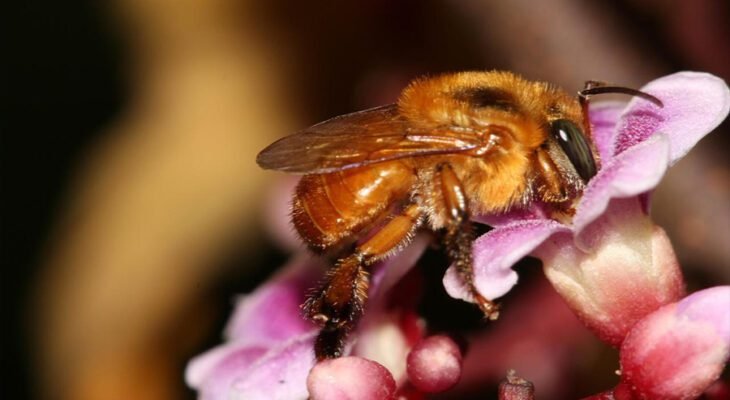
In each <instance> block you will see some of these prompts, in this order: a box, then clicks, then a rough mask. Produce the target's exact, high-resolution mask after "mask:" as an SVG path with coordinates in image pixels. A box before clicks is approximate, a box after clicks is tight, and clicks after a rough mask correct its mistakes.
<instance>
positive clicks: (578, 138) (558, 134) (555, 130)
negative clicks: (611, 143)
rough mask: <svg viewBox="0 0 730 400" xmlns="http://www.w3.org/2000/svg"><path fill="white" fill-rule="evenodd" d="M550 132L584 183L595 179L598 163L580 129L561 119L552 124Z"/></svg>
mask: <svg viewBox="0 0 730 400" xmlns="http://www.w3.org/2000/svg"><path fill="white" fill-rule="evenodd" d="M550 130H551V133H552V135H553V137H554V138H555V140H557V142H558V143H559V144H560V148H562V149H563V152H564V153H565V155H567V156H568V159H569V160H570V162H571V163H572V164H573V166H574V167H575V170H576V172H578V175H580V177H581V178H583V181H584V182H588V181H589V180H590V179H591V178H593V176H595V175H596V161H595V160H594V159H593V153H591V148H590V146H588V142H586V138H585V136H583V132H582V131H581V130H580V128H578V127H577V126H576V125H575V124H574V123H572V122H570V121H568V120H567V119H559V120H556V121H553V122H552V123H551V124H550Z"/></svg>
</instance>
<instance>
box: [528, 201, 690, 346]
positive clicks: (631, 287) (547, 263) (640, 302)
mask: <svg viewBox="0 0 730 400" xmlns="http://www.w3.org/2000/svg"><path fill="white" fill-rule="evenodd" d="M586 234H587V235H589V236H591V237H592V239H593V245H592V246H591V249H590V251H589V252H585V251H583V250H581V249H579V248H577V247H576V246H574V244H573V243H574V242H573V237H572V236H571V235H569V234H557V235H554V236H553V237H552V238H550V239H549V240H547V241H546V242H545V243H543V245H542V246H541V247H540V248H539V249H538V250H537V251H536V252H535V254H536V255H537V256H538V257H540V258H541V259H542V260H543V265H544V268H545V274H546V275H547V277H548V279H549V280H550V282H551V283H552V284H553V286H554V287H555V289H556V290H557V291H558V292H559V293H560V295H561V296H562V297H563V298H564V299H565V300H566V302H567V303H568V305H569V306H570V308H571V309H573V311H574V312H575V313H576V314H577V315H578V317H579V318H580V319H581V320H582V321H583V323H584V324H586V326H588V328H590V329H591V330H592V331H593V332H594V333H595V334H596V335H597V336H598V337H599V338H600V339H601V340H604V341H606V342H608V343H610V344H612V345H614V346H618V345H620V344H621V342H622V341H623V339H624V337H625V336H626V334H627V333H628V332H629V330H630V329H631V328H632V327H633V326H634V324H635V323H636V322H637V321H639V320H640V319H641V318H643V317H644V316H646V315H647V314H649V313H651V312H653V311H654V310H656V309H658V308H659V307H661V306H663V305H665V304H668V303H671V302H674V301H677V300H678V299H679V298H681V297H682V295H683V294H684V283H683V280H682V275H681V272H680V270H679V264H678V262H677V259H676V256H675V254H674V250H673V249H672V245H671V243H670V242H669V239H668V238H667V235H666V233H665V232H664V231H663V230H662V229H661V228H659V227H658V226H656V225H654V224H653V223H652V221H651V219H650V218H649V217H648V216H647V215H646V214H644V212H643V211H642V210H641V206H640V203H639V201H638V200H637V199H636V198H632V199H625V200H615V201H613V202H612V203H611V204H610V205H609V208H608V210H607V211H606V213H604V214H603V215H602V216H601V217H600V218H599V219H598V220H597V221H595V222H594V223H593V224H592V225H591V226H590V227H589V228H588V231H587V232H586Z"/></svg>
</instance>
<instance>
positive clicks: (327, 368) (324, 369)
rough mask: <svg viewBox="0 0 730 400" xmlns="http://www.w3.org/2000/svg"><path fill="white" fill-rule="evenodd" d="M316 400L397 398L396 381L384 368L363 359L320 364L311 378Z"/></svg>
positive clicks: (384, 399)
mask: <svg viewBox="0 0 730 400" xmlns="http://www.w3.org/2000/svg"><path fill="white" fill-rule="evenodd" d="M307 388H308V389H309V394H310V395H311V396H312V400H344V399H347V400H387V399H392V398H393V396H394V395H395V390H396V386H395V381H394V380H393V376H391V375H390V372H388V370H387V369H386V368H385V367H383V366H382V365H380V364H378V363H376V362H374V361H370V360H367V359H365V358H360V357H342V358H336V359H333V360H325V361H321V362H319V363H317V365H316V366H315V367H314V368H313V369H312V372H311V373H310V374H309V376H308V377H307Z"/></svg>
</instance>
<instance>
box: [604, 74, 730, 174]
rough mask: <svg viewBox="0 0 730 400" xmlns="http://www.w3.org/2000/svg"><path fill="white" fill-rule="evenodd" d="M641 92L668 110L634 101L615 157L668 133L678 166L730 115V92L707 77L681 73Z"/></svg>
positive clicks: (622, 125)
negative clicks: (658, 100) (648, 139)
mask: <svg viewBox="0 0 730 400" xmlns="http://www.w3.org/2000/svg"><path fill="white" fill-rule="evenodd" d="M641 90H642V91H645V92H647V93H650V94H652V95H654V96H656V97H658V98H659V99H661V100H662V102H663V103H664V107H663V108H659V107H657V106H656V105H654V104H652V103H650V102H648V101H646V100H644V99H641V98H634V99H633V100H632V101H631V102H630V103H629V105H628V107H627V109H626V112H625V113H624V115H623V116H622V119H621V122H619V124H618V130H617V133H616V138H615V139H614V149H615V152H614V153H615V154H619V153H621V152H623V151H625V150H626V149H628V148H630V147H632V146H634V145H636V144H638V143H640V142H642V141H644V140H646V139H647V138H648V137H649V136H651V135H652V134H654V133H655V132H664V133H666V134H667V135H668V136H669V140H670V143H671V145H670V152H669V154H670V159H671V161H672V163H674V162H676V161H677V160H678V159H680V158H681V157H683V156H684V155H685V154H687V152H688V151H689V150H690V149H691V148H692V147H693V146H694V145H695V144H696V143H697V142H698V141H699V140H700V139H702V138H703V137H704V136H705V135H706V134H708V133H709V132H710V131H712V130H713V129H714V128H715V127H716V126H717V125H719V124H720V122H722V121H723V120H724V119H725V117H726V116H727V114H728V111H730V89H728V87H727V85H726V84H725V82H724V81H723V80H722V79H720V78H718V77H716V76H713V75H710V74H706V73H699V72H678V73H676V74H672V75H669V76H665V77H663V78H659V79H657V80H655V81H653V82H650V83H649V84H648V85H646V86H644V87H643V88H642V89H641Z"/></svg>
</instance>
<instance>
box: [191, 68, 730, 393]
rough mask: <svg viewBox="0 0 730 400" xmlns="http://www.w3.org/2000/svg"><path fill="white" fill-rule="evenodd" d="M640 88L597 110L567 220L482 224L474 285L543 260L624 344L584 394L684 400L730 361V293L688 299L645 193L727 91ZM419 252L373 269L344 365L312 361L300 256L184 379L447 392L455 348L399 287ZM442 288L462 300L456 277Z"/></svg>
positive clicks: (698, 77) (701, 80) (493, 290)
mask: <svg viewBox="0 0 730 400" xmlns="http://www.w3.org/2000/svg"><path fill="white" fill-rule="evenodd" d="M641 90H642V91H644V92H646V93H650V94H652V95H654V96H656V97H657V98H659V99H661V100H662V102H663V103H664V106H663V107H658V106H657V105H655V104H653V103H651V102H648V101H645V100H643V99H641V98H636V99H633V100H632V101H631V102H630V103H629V104H628V105H624V104H619V103H604V104H600V103H599V104H595V105H593V106H592V108H591V110H590V118H591V122H592V125H593V136H594V137H593V140H594V142H595V145H596V148H597V150H598V152H599V154H600V157H601V163H602V167H601V169H600V171H599V172H598V174H597V175H596V176H595V177H594V178H593V179H592V180H591V181H590V182H589V184H588V186H587V188H586V189H585V191H584V193H583V196H582V198H581V199H580V201H579V203H578V204H577V207H576V213H575V215H574V217H573V218H572V221H571V222H570V223H567V224H566V223H561V222H557V221H555V220H554V219H552V218H550V216H549V215H548V214H547V212H546V211H545V210H544V209H543V208H542V207H541V206H540V204H535V205H534V206H533V207H531V208H530V209H528V210H520V211H517V212H513V213H510V214H508V215H500V216H480V217H479V220H480V221H482V222H485V223H488V224H489V225H491V226H493V227H494V229H493V230H491V231H489V232H488V233H487V234H485V235H484V236H482V237H480V238H479V239H478V240H477V241H476V242H475V245H474V264H475V285H476V287H477V289H478V290H479V291H480V293H481V294H482V295H484V296H485V297H487V298H490V299H494V298H497V297H500V296H502V295H504V294H505V293H506V292H507V291H509V290H510V288H511V287H512V286H513V285H515V284H516V282H517V274H516V273H515V272H514V271H513V270H512V269H511V268H512V266H513V265H514V264H515V263H516V262H517V261H518V260H519V259H521V258H522V257H524V256H526V255H533V256H535V257H537V258H540V259H541V260H542V262H543V268H544V272H545V275H546V276H547V278H548V280H549V281H550V283H551V284H552V286H553V287H554V288H555V290H556V291H557V292H558V293H559V294H560V296H561V297H562V298H563V299H564V300H565V301H566V303H567V304H568V306H569V307H570V308H571V310H573V312H574V313H575V314H576V315H577V316H578V317H579V318H580V320H581V321H582V322H583V323H584V325H585V326H586V327H588V328H589V329H590V330H591V331H592V332H593V333H594V334H595V335H597V336H598V337H599V338H600V339H601V340H603V341H605V342H606V343H608V344H610V345H612V346H615V347H618V348H619V352H620V363H621V365H620V370H619V372H620V383H619V384H618V386H617V387H616V388H615V389H613V390H611V391H609V392H606V393H603V394H599V395H596V396H594V397H592V398H594V399H602V398H605V399H608V398H616V399H641V398H667V399H675V398H676V399H689V398H695V397H697V396H699V395H700V394H701V393H702V392H703V391H704V390H705V389H706V388H707V387H708V386H709V385H710V384H711V383H712V382H713V381H715V380H716V379H717V377H718V376H719V374H720V373H721V372H722V369H723V368H724V365H725V363H726V362H727V360H728V357H729V355H730V312H728V310H730V287H716V288H711V289H706V290H703V291H699V292H697V293H694V294H692V295H689V296H687V297H684V296H685V292H684V290H685V289H684V281H683V278H682V274H681V271H680V269H679V265H678V263H677V260H676V257H675V255H674V252H673V249H672V246H671V243H670V242H669V239H668V238H667V235H666V234H665V232H664V231H663V230H662V229H661V228H660V227H658V226H656V225H654V223H653V222H652V220H651V219H650V217H649V215H648V204H649V195H650V192H651V190H652V189H653V188H654V187H655V186H656V185H657V184H658V182H659V181H660V179H661V178H662V176H663V175H664V173H665V172H666V170H667V168H668V167H669V166H671V165H672V164H674V163H675V162H676V161H677V160H679V159H680V158H681V157H682V156H684V155H685V154H686V153H687V152H688V151H689V150H690V149H691V148H692V147H693V146H694V145H695V144H696V143H697V142H698V141H699V140H700V139H701V138H702V137H703V136H704V135H706V134H707V133H709V132H710V131H711V130H712V129H714V128H715V127H716V126H717V125H718V124H719V123H720V122H721V121H722V120H723V119H724V118H725V117H726V115H727V114H728V111H729V110H730V91H729V90H728V87H727V86H726V85H725V83H724V82H723V81H722V80H720V79H718V78H716V77H714V76H711V75H708V74H703V73H694V72H682V73H677V74H674V75H670V76H667V77H664V78H661V79H658V80H656V81H653V82H651V83H649V84H648V85H647V86H645V87H644V88H642V89H641ZM425 245H426V241H425V240H424V239H422V238H421V239H417V240H416V241H415V242H414V243H413V244H412V245H411V246H409V247H408V248H407V249H406V250H405V251H404V252H402V253H401V254H399V255H398V256H396V257H394V258H392V259H390V260H388V261H386V262H384V263H382V264H381V265H378V266H376V267H375V269H374V273H373V279H372V286H371V289H370V300H369V301H368V306H367V307H368V310H367V313H366V314H365V316H364V318H363V320H362V321H361V322H360V324H359V325H358V328H357V330H356V332H355V334H354V335H353V337H354V338H355V339H356V340H354V341H353V343H352V344H351V345H350V346H349V348H348V350H347V353H348V354H349V356H348V357H343V358H341V359H336V360H329V361H325V362H321V363H319V364H317V365H316V366H315V362H314V356H313V352H312V343H313V339H314V337H315V335H316V327H315V326H313V325H311V324H310V323H308V322H306V321H304V320H303V319H301V318H300V316H299V304H300V303H301V301H302V299H303V296H304V293H305V291H306V288H308V287H310V286H311V285H312V283H313V282H314V281H315V279H316V276H317V274H318V273H321V266H319V267H318V266H317V264H318V262H317V261H315V260H313V259H311V258H308V257H303V258H299V259H296V260H295V261H293V262H292V263H291V264H290V265H289V266H288V267H287V268H285V269H284V270H283V271H282V272H281V273H280V274H279V275H278V276H276V277H274V278H273V279H272V280H270V281H269V282H267V283H266V284H264V285H263V286H261V287H260V288H258V289H257V290H256V291H255V292H253V293H252V294H250V295H248V296H246V297H244V298H243V299H242V300H240V301H239V303H238V305H237V307H236V311H235V314H234V315H233V317H232V319H231V322H230V324H229V326H228V328H227V331H226V332H227V334H226V335H227V341H226V343H225V344H223V345H221V346H219V347H217V348H215V349H213V350H210V351H209V352H207V353H205V354H203V355H201V356H199V357H197V358H196V359H194V360H193V361H192V362H191V363H190V365H189V367H188V370H187V376H186V378H187V382H188V384H189V385H191V386H192V387H194V388H196V389H197V390H198V392H199V394H200V398H202V399H211V400H213V399H223V398H226V399H231V398H234V399H239V398H240V399H258V398H262V399H263V398H265V399H305V398H308V397H309V396H311V397H312V398H314V399H341V398H350V399H387V398H394V397H395V396H400V397H402V398H420V396H422V395H423V394H424V393H431V392H440V391H444V390H447V389H449V388H451V387H452V386H453V385H455V384H456V383H457V382H458V380H459V378H460V376H461V374H462V372H463V371H462V370H463V365H462V352H461V349H460V348H459V346H457V345H456V344H455V343H454V342H453V340H451V339H450V338H449V337H447V336H432V337H427V336H426V333H427V330H426V327H425V325H424V323H423V321H422V320H421V319H419V317H418V315H417V314H416V312H415V305H416V300H414V299H417V298H418V296H417V294H415V293H414V292H415V291H417V289H416V288H415V287H407V285H408V282H409V280H408V279H403V277H404V276H406V275H407V274H408V271H409V269H410V268H411V267H412V266H413V265H414V264H415V262H416V260H417V258H418V257H419V255H420V254H421V252H422V251H423V249H424V248H425ZM404 285H405V287H404ZM411 286H413V285H411ZM416 286H417V285H416ZM444 286H445V288H446V290H447V292H448V293H449V294H450V295H451V296H452V297H454V298H458V299H463V300H466V301H469V300H470V295H469V293H468V291H467V290H465V288H464V285H463V283H462V282H461V281H460V279H459V277H458V274H457V273H456V271H455V270H454V269H453V268H450V269H449V270H448V271H447V273H446V275H445V276H444ZM402 293H409V295H408V296H402V295H399V294H402ZM310 371H311V372H310ZM536 390H537V392H539V391H540V388H539V387H537V388H536Z"/></svg>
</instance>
